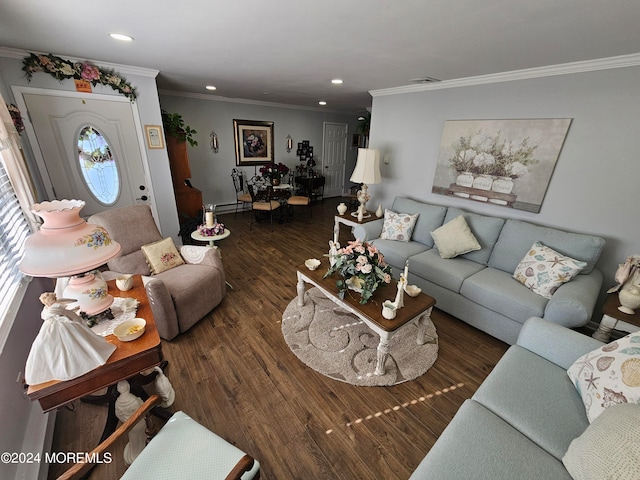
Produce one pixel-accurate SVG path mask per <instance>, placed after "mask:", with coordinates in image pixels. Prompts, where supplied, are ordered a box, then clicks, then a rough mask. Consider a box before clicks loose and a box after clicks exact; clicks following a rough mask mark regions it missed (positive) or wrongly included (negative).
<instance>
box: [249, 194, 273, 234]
mask: <svg viewBox="0 0 640 480" xmlns="http://www.w3.org/2000/svg"><path fill="white" fill-rule="evenodd" d="M247 186H248V187H249V194H250V195H251V200H252V203H251V207H252V209H253V215H251V223H250V224H249V230H251V228H252V227H253V219H254V217H256V218H257V215H259V214H260V213H261V212H262V213H268V215H269V221H270V223H271V231H273V212H274V211H275V210H278V209H279V208H280V201H279V200H273V199H272V196H273V187H272V186H271V185H268V186H266V187H264V190H258V185H257V184H251V183H250V184H248V185H247Z"/></svg>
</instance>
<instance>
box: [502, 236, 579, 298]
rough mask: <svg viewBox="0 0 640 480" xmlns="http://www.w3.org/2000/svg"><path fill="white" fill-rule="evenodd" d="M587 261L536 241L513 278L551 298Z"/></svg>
mask: <svg viewBox="0 0 640 480" xmlns="http://www.w3.org/2000/svg"><path fill="white" fill-rule="evenodd" d="M586 266H587V263H586V262H581V261H580V260H575V259H573V258H571V257H567V256H565V255H562V254H561V253H558V252H556V251H555V250H553V249H552V248H549V247H547V246H545V245H543V244H542V243H540V242H534V244H533V245H532V246H531V248H530V249H529V251H528V252H527V254H526V255H525V256H524V257H522V260H520V263H519V264H518V266H517V267H516V270H515V272H513V278H515V279H516V280H517V281H519V282H520V283H522V284H523V285H524V286H525V287H527V288H529V289H530V290H531V291H532V292H535V293H537V294H538V295H542V296H543V297H545V298H551V296H552V295H553V294H554V293H555V292H556V290H557V289H558V288H559V287H560V285H562V284H563V283H567V282H568V281H570V280H571V279H573V277H575V276H576V275H578V273H580V271H581V270H583V269H584V267H586Z"/></svg>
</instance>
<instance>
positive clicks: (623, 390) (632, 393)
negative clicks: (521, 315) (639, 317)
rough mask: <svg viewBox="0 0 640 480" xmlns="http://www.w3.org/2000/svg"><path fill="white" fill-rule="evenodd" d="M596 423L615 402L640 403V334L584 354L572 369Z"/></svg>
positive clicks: (591, 419) (577, 386)
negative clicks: (599, 416)
mask: <svg viewBox="0 0 640 480" xmlns="http://www.w3.org/2000/svg"><path fill="white" fill-rule="evenodd" d="M567 374H568V375H569V378H570V379H571V381H572V382H573V384H574V385H575V387H576V389H577V390H578V393H580V396H581V397H582V402H583V403H584V406H585V409H586V411H587V418H588V419H589V422H593V421H594V420H595V419H596V418H597V417H598V415H600V414H601V413H602V412H603V411H604V410H605V409H606V408H607V407H610V406H612V405H615V404H616V403H640V332H634V333H631V334H629V335H627V336H626V337H623V338H621V339H620V340H616V341H613V342H611V343H609V344H608V345H604V346H603V347H600V348H598V349H597V350H594V351H592V352H589V353H587V354H586V355H583V356H582V357H580V358H579V359H577V360H576V361H575V363H574V364H573V365H571V367H569V370H567Z"/></svg>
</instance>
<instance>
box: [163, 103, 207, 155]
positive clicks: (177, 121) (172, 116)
mask: <svg viewBox="0 0 640 480" xmlns="http://www.w3.org/2000/svg"><path fill="white" fill-rule="evenodd" d="M161 113H162V127H163V128H164V133H165V134H166V135H169V136H170V137H174V138H177V139H178V140H180V141H182V142H184V141H187V142H189V145H191V146H192V147H197V146H198V142H197V140H196V139H194V138H193V135H195V134H196V133H198V132H197V131H196V130H194V129H193V128H191V127H190V126H189V125H187V124H186V123H184V119H183V118H182V115H180V114H179V113H168V112H167V111H166V110H162V111H161Z"/></svg>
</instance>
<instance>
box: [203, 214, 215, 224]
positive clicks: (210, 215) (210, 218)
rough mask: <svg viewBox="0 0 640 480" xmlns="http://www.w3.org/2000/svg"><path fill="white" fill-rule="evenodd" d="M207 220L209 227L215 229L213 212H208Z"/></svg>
mask: <svg viewBox="0 0 640 480" xmlns="http://www.w3.org/2000/svg"><path fill="white" fill-rule="evenodd" d="M205 218H206V220H207V227H213V212H207V213H206V214H205Z"/></svg>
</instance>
